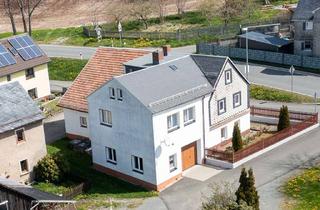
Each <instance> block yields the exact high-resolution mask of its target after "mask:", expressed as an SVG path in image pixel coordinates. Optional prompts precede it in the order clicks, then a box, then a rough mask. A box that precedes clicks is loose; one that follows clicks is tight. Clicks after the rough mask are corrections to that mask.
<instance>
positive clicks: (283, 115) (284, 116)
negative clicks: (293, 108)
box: [278, 106, 290, 131]
mask: <svg viewBox="0 0 320 210" xmlns="http://www.w3.org/2000/svg"><path fill="white" fill-rule="evenodd" d="M288 127H290V118H289V111H288V107H287V106H282V107H281V109H280V114H279V122H278V131H281V130H283V129H285V128H288Z"/></svg>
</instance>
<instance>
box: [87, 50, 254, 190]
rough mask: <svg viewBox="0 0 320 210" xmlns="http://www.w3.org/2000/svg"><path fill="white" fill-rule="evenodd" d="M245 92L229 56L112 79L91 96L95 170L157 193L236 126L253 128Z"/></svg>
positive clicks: (186, 60) (191, 59)
mask: <svg viewBox="0 0 320 210" xmlns="http://www.w3.org/2000/svg"><path fill="white" fill-rule="evenodd" d="M248 91H249V83H248V81H247V80H246V79H245V78H244V76H243V75H242V74H241V73H240V72H239V71H238V70H237V69H236V67H235V66H234V65H233V63H232V61H231V60H230V59H229V58H226V57H214V56H202V55H187V56H183V57H181V58H178V59H175V60H172V61H169V62H166V63H162V64H159V65H157V66H153V67H149V68H146V69H143V70H139V71H137V72H133V73H129V74H127V75H123V76H119V77H115V78H113V79H112V80H110V81H109V82H107V83H105V84H104V85H103V86H101V88H99V89H97V90H96V91H95V92H93V93H92V94H91V95H89V97H88V104H89V124H90V128H89V129H90V139H91V142H92V154H93V164H94V167H95V168H96V169H97V170H99V171H102V172H105V173H107V174H110V175H113V176H116V177H118V178H121V179H123V180H126V181H128V182H131V183H133V184H137V185H141V186H143V187H145V188H148V189H153V190H158V191H161V190H163V189H164V188H165V187H166V186H168V185H169V184H171V183H173V182H174V181H175V180H177V179H179V178H180V177H181V176H182V172H183V171H185V170H187V169H189V168H190V167H192V166H194V165H196V164H202V163H204V158H205V154H204V153H205V152H204V151H205V149H206V148H210V147H212V146H215V145H217V144H219V143H221V142H223V141H226V140H228V139H230V138H231V137H232V130H233V126H234V125H235V123H238V124H239V125H240V129H241V132H242V133H245V132H247V131H248V130H249V129H250V112H249V100H248V97H249V94H248Z"/></svg>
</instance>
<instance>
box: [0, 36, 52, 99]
mask: <svg viewBox="0 0 320 210" xmlns="http://www.w3.org/2000/svg"><path fill="white" fill-rule="evenodd" d="M49 61H50V59H49V58H48V56H47V55H46V54H45V53H44V52H43V51H42V50H41V49H40V48H39V46H38V45H36V44H35V43H34V42H33V40H32V39H31V38H30V37H29V36H28V35H19V36H13V37H10V38H6V39H2V40H0V85H2V84H6V83H9V82H11V81H18V82H20V84H21V85H22V87H24V89H25V90H26V91H27V92H28V93H29V95H30V96H31V97H32V98H33V99H37V98H46V97H48V96H49V95H50V83H49V75H48V62H49Z"/></svg>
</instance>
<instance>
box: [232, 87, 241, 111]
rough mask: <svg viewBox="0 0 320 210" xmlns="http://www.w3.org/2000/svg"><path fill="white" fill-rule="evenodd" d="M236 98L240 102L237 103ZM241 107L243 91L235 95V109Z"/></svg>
mask: <svg viewBox="0 0 320 210" xmlns="http://www.w3.org/2000/svg"><path fill="white" fill-rule="evenodd" d="M236 98H238V102H236V100H235V99H236ZM239 106H241V91H239V92H236V93H235V94H233V108H237V107H239Z"/></svg>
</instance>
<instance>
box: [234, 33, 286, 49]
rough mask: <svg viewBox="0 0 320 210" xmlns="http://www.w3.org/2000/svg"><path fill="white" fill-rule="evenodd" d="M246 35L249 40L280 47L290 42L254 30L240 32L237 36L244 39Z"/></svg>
mask: <svg viewBox="0 0 320 210" xmlns="http://www.w3.org/2000/svg"><path fill="white" fill-rule="evenodd" d="M246 36H248V39H249V40H252V41H256V42H261V43H264V44H267V45H272V46H276V47H282V46H285V45H288V44H290V41H289V40H286V39H282V38H278V37H275V36H271V35H267V34H262V33H259V32H255V31H250V32H248V35H246V34H241V35H239V36H238V37H240V38H244V39H245V38H246Z"/></svg>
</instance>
